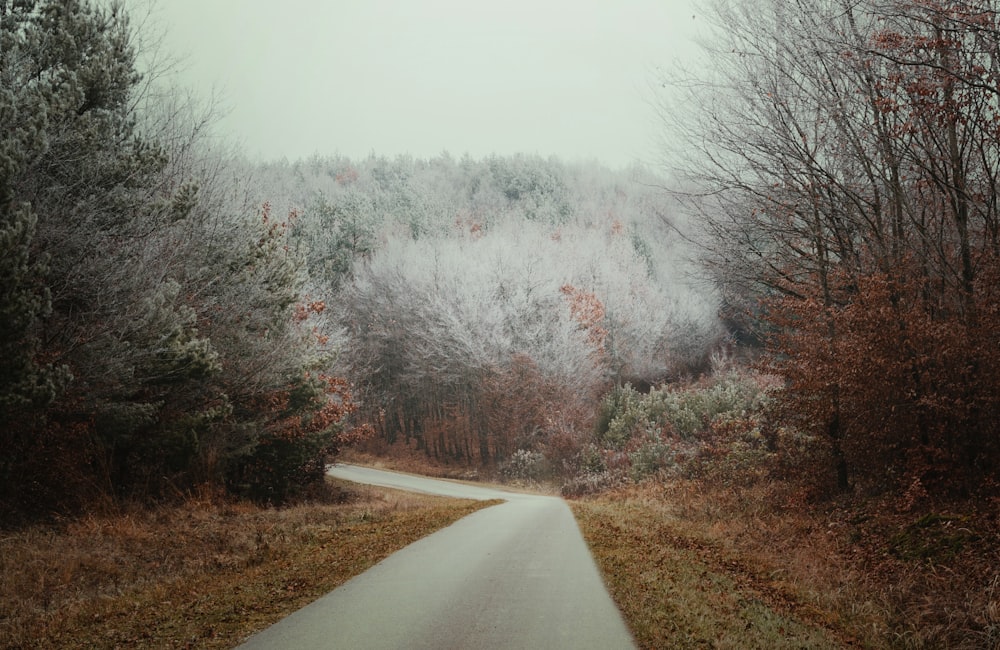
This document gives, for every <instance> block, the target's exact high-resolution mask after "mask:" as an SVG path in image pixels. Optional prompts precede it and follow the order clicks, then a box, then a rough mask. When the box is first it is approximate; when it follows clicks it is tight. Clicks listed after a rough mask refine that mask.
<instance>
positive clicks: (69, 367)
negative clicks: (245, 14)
mask: <svg viewBox="0 0 1000 650" xmlns="http://www.w3.org/2000/svg"><path fill="white" fill-rule="evenodd" d="M134 37H135V32H134V31H133V30H132V28H131V27H130V25H129V21H128V18H127V16H126V15H125V13H124V12H123V10H122V9H121V7H120V6H119V5H118V4H111V5H110V6H101V7H95V6H94V5H91V4H90V3H87V2H84V1H82V0H81V1H78V0H37V1H30V0H29V1H18V2H9V1H0V270H2V271H3V277H4V282H3V285H2V288H0V355H2V356H0V405H2V407H3V408H0V440H2V446H3V448H4V451H5V453H4V455H3V458H2V459H0V485H2V489H0V494H2V495H3V496H2V498H0V509H2V510H3V511H4V512H8V511H10V512H16V511H22V512H23V511H30V510H31V509H33V508H38V507H43V508H50V507H51V508H58V507H62V506H65V505H72V502H74V501H76V502H79V501H80V500H82V499H86V498H87V496H88V495H92V494H93V493H94V492H95V491H104V492H108V493H117V494H133V495H139V496H144V495H150V496H154V495H158V494H162V493H164V492H165V491H170V492H176V491H177V490H183V489H185V488H186V487H189V486H191V485H192V484H194V483H195V482H197V481H206V480H207V481H217V482H218V481H221V480H222V478H223V476H224V475H226V474H227V472H229V470H230V469H233V468H238V467H239V466H240V464H241V463H242V464H246V463H249V462H255V461H252V458H253V455H254V453H255V450H257V449H259V448H260V447H261V445H262V444H264V443H265V442H266V441H268V440H269V436H270V437H273V436H275V435H282V436H285V439H286V442H287V440H289V438H288V436H290V435H291V436H292V438H290V440H292V441H293V442H294V441H302V444H306V437H309V436H311V438H310V442H309V443H308V445H311V446H312V447H315V449H316V451H317V453H319V451H321V450H322V449H325V448H327V447H328V446H329V445H328V444H327V443H329V442H330V441H331V438H330V436H331V435H332V434H333V433H334V432H335V428H336V424H337V423H336V422H334V421H333V420H331V419H330V418H329V417H326V416H323V417H318V416H317V414H321V413H329V412H330V409H329V408H328V407H330V406H331V405H333V404H340V403H341V402H343V398H344V396H345V393H344V391H342V390H341V387H340V385H339V384H335V383H331V382H330V381H327V380H325V379H322V378H321V377H320V376H319V371H320V370H321V369H322V367H323V366H324V364H325V362H326V361H327V359H326V353H327V352H329V350H330V347H331V346H332V344H333V343H332V342H331V341H330V339H329V336H328V333H327V332H326V331H325V330H324V329H323V322H322V321H323V318H324V317H323V315H322V312H323V311H324V309H323V301H322V296H318V295H317V296H313V297H311V298H309V299H308V300H307V298H306V296H305V295H304V293H303V292H304V291H305V289H306V286H307V285H306V283H307V276H306V274H305V272H304V268H305V265H304V261H303V260H302V258H301V256H300V255H299V254H298V252H297V251H296V249H295V247H294V246H293V245H292V242H290V240H289V239H288V228H289V225H288V220H287V219H286V218H285V217H284V216H281V217H280V218H278V217H276V216H274V215H270V214H269V213H268V212H267V211H266V210H262V208H261V205H262V204H261V201H260V197H259V196H257V195H256V194H255V193H254V192H253V191H252V190H251V189H250V184H249V181H248V179H247V178H246V177H245V176H244V175H243V171H244V170H242V169H240V168H239V167H237V166H233V165H231V164H229V163H228V162H227V159H226V158H225V157H224V156H220V155H219V154H218V153H217V152H216V153H213V152H211V151H209V149H210V147H207V146H206V140H205V139H204V137H203V136H204V125H205V121H204V119H203V117H202V116H198V115H196V114H195V113H192V112H185V110H181V109H184V106H182V105H174V106H168V105H167V103H165V102H150V101H145V100H148V99H149V96H148V95H144V94H143V93H149V92H151V88H150V87H149V86H146V85H143V84H142V83H141V79H142V78H141V76H140V75H139V73H138V72H137V67H136V50H135V47H134V43H135V41H134ZM157 107H158V108H157ZM140 109H141V110H140ZM175 109H176V110H175ZM303 303H305V306H303ZM334 410H337V409H334ZM293 423H294V425H293ZM320 425H323V426H320ZM327 434H329V435H327ZM295 436H298V437H295ZM324 436H326V437H325V438H324ZM315 440H323V441H325V442H323V444H322V445H320V447H316V446H315V444H313V443H314V442H315ZM294 444H298V442H294ZM308 445H307V446H308ZM234 474H239V472H238V471H234ZM245 479H246V476H242V475H241V480H243V481H244V482H245ZM286 487H288V486H286ZM280 497H281V495H279V494H271V495H270V496H268V497H267V498H280Z"/></svg>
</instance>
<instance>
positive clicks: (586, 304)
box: [559, 284, 608, 350]
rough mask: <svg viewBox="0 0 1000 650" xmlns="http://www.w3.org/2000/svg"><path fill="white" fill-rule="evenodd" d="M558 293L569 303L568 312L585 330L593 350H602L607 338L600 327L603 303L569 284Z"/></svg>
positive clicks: (606, 331) (602, 320) (592, 294)
mask: <svg viewBox="0 0 1000 650" xmlns="http://www.w3.org/2000/svg"><path fill="white" fill-rule="evenodd" d="M559 291H560V292H562V294H563V295H564V296H566V299H567V300H568V301H569V311H570V315H571V316H572V317H573V320H575V321H576V322H578V323H580V327H581V328H583V329H584V330H586V332H587V341H588V342H589V343H590V344H591V345H593V346H594V348H596V349H598V350H601V349H603V348H604V343H605V341H606V340H607V338H608V330H607V328H606V327H604V326H603V325H602V323H603V322H604V316H605V312H604V303H602V302H601V301H600V299H599V298H598V297H597V295H596V294H594V293H592V292H590V291H584V290H583V289H577V288H576V287H574V286H573V285H570V284H564V285H563V286H562V287H560V288H559Z"/></svg>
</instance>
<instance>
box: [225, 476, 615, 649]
mask: <svg viewBox="0 0 1000 650" xmlns="http://www.w3.org/2000/svg"><path fill="white" fill-rule="evenodd" d="M330 473H331V474H332V475H334V476H337V477H339V478H343V479H347V480H350V481H356V482H361V483H369V484H374V485H382V486H386V487H393V488H399V489H404V490H412V491H418V492H426V493H430V494H442V495H445V496H451V497H460V498H469V499H483V500H485V499H497V498H499V499H506V503H503V504H501V505H497V506H493V507H490V508H486V509H483V510H479V511H477V512H475V513H473V514H471V515H469V516H468V517H465V518H464V519H461V520H459V521H458V522H456V523H454V524H452V525H451V526H448V527H447V528H444V529H442V530H439V531H438V532H436V533H434V534H432V535H429V536H428V537H425V538H424V539H422V540H420V541H418V542H415V543H413V544H411V545H409V546H407V547H406V548H404V549H403V550H401V551H398V552H397V553H395V554H393V555H391V556H390V557H388V558H386V559H385V560H383V561H382V562H380V563H379V564H377V565H376V566H374V567H372V568H371V569H369V570H368V571H366V572H365V573H363V574H361V575H359V576H357V577H355V578H353V579H352V580H350V581H348V582H346V583H344V584H343V585H341V586H340V587H338V588H337V589H335V590H333V591H332V592H330V593H329V594H327V595H326V596H324V597H322V598H320V599H319V600H317V601H315V602H313V603H312V604H310V605H307V606H306V607H304V608H302V609H300V610H299V611H297V612H295V613H294V614H292V615H291V616H289V617H287V618H285V619H283V620H282V621H279V622H278V623H276V624H275V625H273V626H271V627H269V628H267V629H266V630H263V631H262V632H260V633H258V634H256V635H255V636H253V637H251V638H250V639H249V640H248V641H247V642H246V643H245V644H244V645H242V646H240V648H243V649H245V650H259V649H263V648H268V649H271V648H296V649H306V648H337V649H343V650H364V649H375V648H378V649H390V648H392V649H403V648H405V649H407V650H410V649H431V648H433V649H434V650H445V649H449V648H450V649H456V650H457V649H463V650H464V649H478V648H483V649H486V648H489V649H491V650H492V649H502V648H512V649H513V648H518V649H523V650H529V649H530V650H552V649H557V648H573V649H586V648H595V649H600V650H614V649H616V648H634V647H635V643H634V642H633V640H632V637H631V634H630V633H629V631H628V629H627V628H626V627H625V623H624V621H623V620H622V617H621V614H620V613H619V612H618V609H617V608H616V607H615V605H614V603H613V602H612V601H611V598H610V597H609V596H608V593H607V590H606V589H605V588H604V585H603V583H602V582H601V578H600V574H599V573H598V571H597V567H596V565H595V564H594V561H593V559H592V558H591V556H590V552H589V551H588V550H587V546H586V544H585V543H584V541H583V537H582V536H581V535H580V531H579V528H577V525H576V521H575V520H574V519H573V514H572V512H571V511H570V509H569V507H568V506H567V505H566V503H565V502H564V501H563V500H562V499H559V498H556V497H547V496H538V495H530V494H519V493H514V492H506V491H501V490H494V489H489V488H482V487H477V486H471V485H464V484H462V483H459V482H453V481H441V480H435V479H428V478H422V477H417V476H410V475H405V474H396V473H394V472H384V471H380V470H374V469H368V468H363V467H354V466H348V465H338V466H336V467H335V468H333V469H331V470H330Z"/></svg>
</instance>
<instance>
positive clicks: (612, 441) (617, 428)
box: [596, 384, 649, 449]
mask: <svg viewBox="0 0 1000 650" xmlns="http://www.w3.org/2000/svg"><path fill="white" fill-rule="evenodd" d="M648 419H649V417H648V413H647V409H646V401H645V400H644V399H643V397H642V395H641V394H640V393H639V392H638V391H637V390H635V389H634V388H632V385H631V384H625V385H624V386H615V387H614V388H612V389H611V392H609V393H608V394H607V395H605V396H604V399H602V400H601V406H600V410H599V411H598V414H597V424H596V434H597V441H598V443H599V444H600V445H601V446H602V447H606V448H609V449H621V448H622V447H623V446H624V445H625V443H626V442H628V439H629V438H630V437H631V436H632V433H633V431H634V430H635V428H636V426H637V425H638V424H639V423H640V422H642V423H643V424H645V423H646V422H647V421H648Z"/></svg>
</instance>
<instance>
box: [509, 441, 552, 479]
mask: <svg viewBox="0 0 1000 650" xmlns="http://www.w3.org/2000/svg"><path fill="white" fill-rule="evenodd" d="M498 469H499V471H500V476H502V477H503V478H504V479H505V480H508V481H538V480H541V479H543V478H545V477H546V476H548V474H549V473H550V469H549V463H548V460H546V458H545V454H543V453H542V452H540V451H529V450H527V449H518V450H517V451H515V452H514V453H513V454H511V455H510V457H509V458H507V460H505V461H503V462H502V463H500V466H499V468H498Z"/></svg>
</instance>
